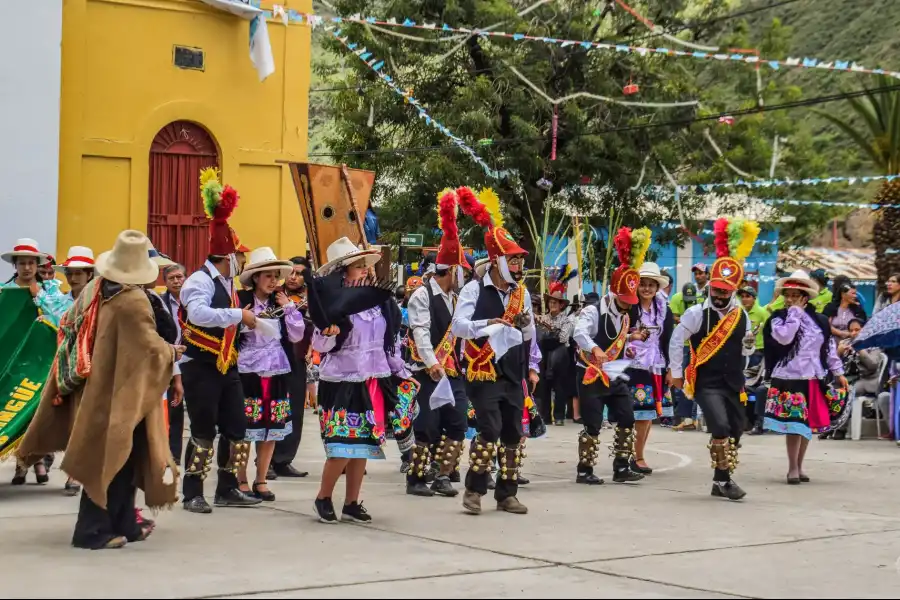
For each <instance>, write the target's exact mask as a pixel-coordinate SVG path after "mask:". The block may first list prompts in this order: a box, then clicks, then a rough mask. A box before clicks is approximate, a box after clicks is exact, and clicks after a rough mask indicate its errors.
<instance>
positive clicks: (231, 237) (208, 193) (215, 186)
mask: <svg viewBox="0 0 900 600" xmlns="http://www.w3.org/2000/svg"><path fill="white" fill-rule="evenodd" d="M200 197H201V198H202V200H203V211H204V212H205V213H206V216H207V218H208V219H209V220H210V221H209V254H211V255H213V256H227V255H229V254H234V253H235V252H244V251H246V250H245V249H244V250H242V249H241V248H245V247H244V246H242V245H241V243H240V240H238V237H237V234H236V233H235V232H234V230H233V229H232V228H231V227H230V226H229V225H228V219H229V218H231V215H232V214H233V213H234V209H235V208H237V205H238V200H240V196H238V193H237V190H235V189H234V188H233V187H231V186H230V185H225V186H223V185H222V182H220V181H219V171H218V169H216V168H215V167H210V168H207V169H203V170H202V171H201V172H200Z"/></svg>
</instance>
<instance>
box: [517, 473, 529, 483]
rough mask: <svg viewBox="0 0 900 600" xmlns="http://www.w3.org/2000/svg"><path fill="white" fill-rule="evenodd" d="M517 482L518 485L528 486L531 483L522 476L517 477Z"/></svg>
mask: <svg viewBox="0 0 900 600" xmlns="http://www.w3.org/2000/svg"><path fill="white" fill-rule="evenodd" d="M517 481H518V482H519V485H528V484H529V483H531V480H530V479H528V478H527V477H525V476H524V475H519V477H518V480H517Z"/></svg>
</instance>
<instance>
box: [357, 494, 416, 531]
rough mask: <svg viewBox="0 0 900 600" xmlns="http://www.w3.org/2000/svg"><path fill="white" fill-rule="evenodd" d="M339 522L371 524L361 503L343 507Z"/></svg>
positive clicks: (369, 517)
mask: <svg viewBox="0 0 900 600" xmlns="http://www.w3.org/2000/svg"><path fill="white" fill-rule="evenodd" d="M429 491H430V490H429ZM341 521H346V522H349V523H371V522H372V517H371V516H370V515H369V512H368V511H367V510H366V507H364V506H363V505H362V502H351V503H350V504H345V505H344V509H343V510H342V511H341Z"/></svg>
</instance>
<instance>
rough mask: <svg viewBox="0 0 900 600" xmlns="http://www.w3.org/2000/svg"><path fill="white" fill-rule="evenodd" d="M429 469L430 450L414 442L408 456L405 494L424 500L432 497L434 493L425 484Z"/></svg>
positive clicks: (424, 445) (423, 444)
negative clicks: (421, 497)
mask: <svg viewBox="0 0 900 600" xmlns="http://www.w3.org/2000/svg"><path fill="white" fill-rule="evenodd" d="M429 468H431V448H430V447H429V445H428V444H425V443H422V442H416V445H415V447H413V449H412V453H411V454H410V455H409V472H408V473H407V474H406V493H407V494H409V495H410V496H423V497H426V498H430V497H431V496H434V492H432V491H431V490H430V489H429V488H428V485H427V484H426V483H425V477H426V475H427V472H428V469H429Z"/></svg>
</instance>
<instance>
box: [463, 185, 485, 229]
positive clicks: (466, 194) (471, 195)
mask: <svg viewBox="0 0 900 600" xmlns="http://www.w3.org/2000/svg"><path fill="white" fill-rule="evenodd" d="M456 197H457V198H458V199H459V207H460V208H461V209H462V211H463V213H465V214H467V215H469V216H470V217H472V220H474V221H475V224H476V225H478V226H479V227H483V228H484V229H488V228H490V227H491V226H493V224H494V222H493V220H492V219H491V213H489V212H488V209H487V207H485V205H484V204H482V203H481V201H480V200H479V199H478V197H477V196H476V195H475V192H473V191H472V190H471V189H469V188H467V187H465V186H462V187H460V188H458V189H457V190H456Z"/></svg>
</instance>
